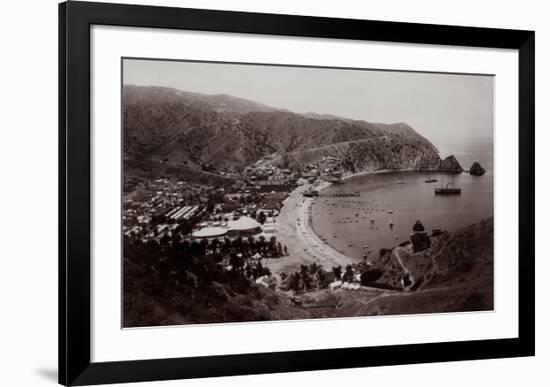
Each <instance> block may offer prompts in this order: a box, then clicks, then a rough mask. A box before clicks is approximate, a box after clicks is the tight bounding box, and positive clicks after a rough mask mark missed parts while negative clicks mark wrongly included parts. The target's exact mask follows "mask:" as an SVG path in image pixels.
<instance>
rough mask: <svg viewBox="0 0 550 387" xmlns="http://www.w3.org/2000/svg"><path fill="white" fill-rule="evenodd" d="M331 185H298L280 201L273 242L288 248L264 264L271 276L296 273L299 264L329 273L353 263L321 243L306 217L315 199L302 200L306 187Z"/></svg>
mask: <svg viewBox="0 0 550 387" xmlns="http://www.w3.org/2000/svg"><path fill="white" fill-rule="evenodd" d="M403 171H407V170H406V169H403V170H399V172H403ZM388 172H395V170H390V169H387V170H377V171H362V172H358V173H354V174H349V175H347V176H344V177H343V178H342V180H346V179H350V178H352V177H355V176H360V175H369V174H379V173H388ZM331 184H332V183H329V182H326V181H323V182H322V183H320V184H318V185H316V186H314V187H313V186H312V185H311V184H306V185H303V186H299V187H298V188H296V189H295V190H294V191H292V192H291V193H290V195H289V197H287V198H286V199H285V201H284V202H283V207H282V208H281V211H280V214H279V217H278V218H277V222H276V229H277V239H278V240H279V241H280V242H281V243H282V244H284V245H286V246H287V248H288V256H286V257H282V258H277V259H269V260H268V262H266V265H267V266H268V267H269V268H270V270H271V271H272V273H274V274H277V273H281V272H283V271H287V272H292V271H296V270H299V269H300V265H302V264H306V265H308V264H311V263H313V262H315V263H317V264H319V265H323V266H324V267H325V269H326V270H331V269H332V267H333V266H339V265H341V266H342V267H345V266H346V265H348V264H351V263H356V262H357V260H355V259H353V258H351V257H348V256H347V255H345V254H343V253H341V252H340V251H338V250H336V249H335V248H333V247H332V246H330V245H329V244H327V243H326V242H324V241H323V240H321V238H319V236H318V235H317V234H316V233H315V231H314V230H313V228H312V225H311V216H310V214H311V205H312V203H313V201H314V200H315V199H313V198H306V197H304V196H303V195H302V194H303V192H304V191H306V190H307V189H309V188H315V189H317V190H319V191H322V190H323V189H325V188H327V187H328V186H330V185H331Z"/></svg>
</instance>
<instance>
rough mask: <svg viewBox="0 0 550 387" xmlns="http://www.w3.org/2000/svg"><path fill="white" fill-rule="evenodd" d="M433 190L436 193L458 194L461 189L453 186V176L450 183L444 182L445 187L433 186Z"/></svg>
mask: <svg viewBox="0 0 550 387" xmlns="http://www.w3.org/2000/svg"><path fill="white" fill-rule="evenodd" d="M434 192H435V194H436V195H460V194H461V193H462V189H461V188H455V187H454V178H453V180H452V181H451V183H447V184H445V187H443V186H441V187H439V188H435V190H434Z"/></svg>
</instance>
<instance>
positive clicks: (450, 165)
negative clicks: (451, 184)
mask: <svg viewBox="0 0 550 387" xmlns="http://www.w3.org/2000/svg"><path fill="white" fill-rule="evenodd" d="M439 170H440V171H445V172H455V173H460V172H462V171H463V169H462V167H461V166H460V163H459V162H458V160H457V159H456V157H454V156H453V155H450V156H448V157H445V158H444V159H443V160H441V162H440V163H439Z"/></svg>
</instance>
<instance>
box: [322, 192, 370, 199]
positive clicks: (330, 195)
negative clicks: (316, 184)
mask: <svg viewBox="0 0 550 387" xmlns="http://www.w3.org/2000/svg"><path fill="white" fill-rule="evenodd" d="M358 196H361V192H360V191H336V192H320V193H319V197H322V198H337V197H358Z"/></svg>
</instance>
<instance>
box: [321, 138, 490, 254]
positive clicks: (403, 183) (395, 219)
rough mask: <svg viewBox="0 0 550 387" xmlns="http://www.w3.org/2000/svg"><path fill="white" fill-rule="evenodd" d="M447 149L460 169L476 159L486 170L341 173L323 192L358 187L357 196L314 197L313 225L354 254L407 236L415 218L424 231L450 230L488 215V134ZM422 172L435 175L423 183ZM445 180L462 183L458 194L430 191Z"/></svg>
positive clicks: (342, 249) (325, 237)
mask: <svg viewBox="0 0 550 387" xmlns="http://www.w3.org/2000/svg"><path fill="white" fill-rule="evenodd" d="M452 154H454V155H455V157H456V158H457V159H458V161H459V162H460V164H461V165H462V167H463V168H464V169H469V168H470V166H471V165H472V163H473V162H474V161H478V162H480V163H481V165H482V166H483V167H484V168H485V169H486V170H487V172H486V173H485V175H483V176H471V175H470V174H468V173H462V174H459V175H450V174H440V173H430V174H428V173H424V172H389V173H381V174H371V175H360V176H355V177H352V178H349V179H346V180H345V183H344V184H341V185H331V186H329V187H328V188H326V190H325V191H323V192H331V191H339V190H350V191H360V192H361V196H360V197H339V198H338V197H337V198H324V197H320V198H317V199H315V201H314V203H313V205H312V211H311V221H312V225H313V229H314V231H315V232H316V233H317V234H318V235H319V236H320V237H321V238H322V239H323V240H324V241H325V243H327V244H329V245H330V246H332V247H334V248H335V249H337V250H339V251H340V252H342V253H344V254H346V255H348V256H350V257H352V258H356V259H358V260H360V259H361V258H362V256H363V252H364V249H365V245H368V248H367V249H368V250H370V251H372V254H374V255H375V256H376V255H377V254H378V251H379V250H380V249H381V248H390V247H393V246H395V245H397V244H399V243H401V242H405V241H407V240H408V238H409V234H410V233H411V232H412V227H413V225H414V223H415V222H416V221H417V220H420V221H421V222H422V224H423V225H424V227H425V229H426V231H428V232H430V231H431V230H432V229H434V228H441V229H442V230H447V231H455V230H457V229H459V228H461V227H464V226H467V225H470V224H473V223H476V222H478V221H479V220H481V219H484V218H488V217H491V216H493V142H492V140H479V139H476V140H472V141H465V142H464V143H463V144H462V145H461V144H457V145H456V146H455V147H454V149H453V150H452ZM442 156H443V157H445V156H446V154H442ZM428 177H431V178H435V179H438V181H437V182H435V183H426V182H425V180H426V179H427V178H428ZM447 183H450V184H453V185H454V187H457V188H462V194H461V195H449V196H440V195H435V194H434V188H436V187H441V186H442V184H443V185H445V184H447ZM390 212H391V213H390ZM390 221H391V222H392V223H393V227H390Z"/></svg>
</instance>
